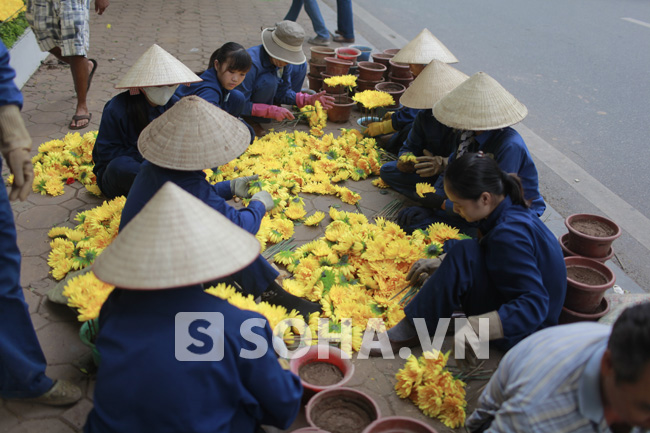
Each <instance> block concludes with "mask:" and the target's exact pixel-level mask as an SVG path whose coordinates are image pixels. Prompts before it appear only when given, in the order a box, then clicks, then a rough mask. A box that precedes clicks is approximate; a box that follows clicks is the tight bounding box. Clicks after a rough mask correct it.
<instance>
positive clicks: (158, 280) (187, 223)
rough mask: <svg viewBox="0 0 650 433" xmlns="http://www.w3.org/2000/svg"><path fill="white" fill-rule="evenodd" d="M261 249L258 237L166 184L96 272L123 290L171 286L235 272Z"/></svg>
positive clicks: (107, 251) (100, 261)
mask: <svg viewBox="0 0 650 433" xmlns="http://www.w3.org/2000/svg"><path fill="white" fill-rule="evenodd" d="M259 252H260V244H259V242H258V240H257V239H255V236H253V235H251V234H250V233H248V232H247V231H246V230H244V229H242V228H240V227H238V226H237V225H235V224H234V223H232V222H231V221H230V220H229V219H228V218H226V217H225V216H223V215H222V214H220V213H219V212H217V211H216V210H214V209H212V208H211V207H210V206H208V205H206V204H205V203H203V202H202V201H201V200H199V199H198V198H196V197H194V196H193V195H191V194H189V193H187V192H185V191H184V190H183V189H181V188H180V187H179V186H177V185H175V184H174V183H172V182H167V183H165V185H163V187H162V188H160V190H159V191H158V192H157V193H156V195H154V196H153V197H152V198H151V200H150V201H149V202H148V203H147V204H146V205H145V207H144V208H142V210H141V211H140V212H139V213H138V214H137V215H136V216H135V217H134V218H133V219H132V220H131V221H130V222H129V224H127V225H126V227H124V229H122V230H121V231H120V234H119V235H118V236H117V237H116V238H115V240H114V241H113V242H112V243H111V244H110V245H109V246H108V247H106V249H105V250H104V251H103V252H102V253H101V254H100V255H99V256H98V257H97V259H95V262H94V264H93V269H92V270H93V272H94V273H95V275H96V276H97V278H99V279H100V280H102V281H104V282H106V283H108V284H113V285H115V286H117V287H120V288H123V289H133V290H156V289H171V288H175V287H183V286H189V285H192V284H199V283H203V282H206V281H211V280H214V279H217V278H221V277H225V276H227V275H230V274H233V273H235V272H237V271H239V270H241V269H243V268H245V267H246V266H248V265H249V264H250V263H252V262H253V260H255V259H256V258H257V257H258V256H259Z"/></svg>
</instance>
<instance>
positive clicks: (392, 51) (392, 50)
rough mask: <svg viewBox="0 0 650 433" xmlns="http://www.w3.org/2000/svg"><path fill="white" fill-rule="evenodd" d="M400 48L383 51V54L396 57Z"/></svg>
mask: <svg viewBox="0 0 650 433" xmlns="http://www.w3.org/2000/svg"><path fill="white" fill-rule="evenodd" d="M399 50H400V48H388V49H387V50H384V54H391V55H393V56H394V55H396V54H397V53H399Z"/></svg>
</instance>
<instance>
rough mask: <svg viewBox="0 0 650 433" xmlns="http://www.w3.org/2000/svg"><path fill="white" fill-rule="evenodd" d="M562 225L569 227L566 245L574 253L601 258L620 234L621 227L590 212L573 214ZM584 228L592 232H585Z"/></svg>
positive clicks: (607, 252)
mask: <svg viewBox="0 0 650 433" xmlns="http://www.w3.org/2000/svg"><path fill="white" fill-rule="evenodd" d="M564 225H566V227H567V229H569V239H568V241H567V247H568V248H569V249H570V250H571V251H574V252H575V253H576V254H578V255H581V256H585V257H590V258H603V257H606V256H607V254H609V250H610V248H611V247H612V242H614V240H615V239H616V238H618V237H619V236H621V228H620V227H619V226H618V224H616V223H615V222H614V221H612V220H610V219H608V218H605V217H601V216H599V215H591V214H573V215H569V216H568V217H567V218H566V219H565V220H564ZM585 229H590V230H592V231H593V232H594V233H593V234H587V233H585V232H584V230H585Z"/></svg>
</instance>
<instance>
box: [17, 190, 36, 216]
mask: <svg viewBox="0 0 650 433" xmlns="http://www.w3.org/2000/svg"><path fill="white" fill-rule="evenodd" d="M32 195H34V194H33V193H32V194H30V195H29V196H28V197H31V196H32ZM33 207H34V203H32V202H30V201H29V200H25V201H15V202H13V203H11V208H12V209H13V210H14V212H17V213H21V212H24V211H26V210H28V209H31V208H33Z"/></svg>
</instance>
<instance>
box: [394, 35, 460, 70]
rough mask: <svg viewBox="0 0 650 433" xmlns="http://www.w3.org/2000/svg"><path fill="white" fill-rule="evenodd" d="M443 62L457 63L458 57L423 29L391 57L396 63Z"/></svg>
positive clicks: (425, 63)
mask: <svg viewBox="0 0 650 433" xmlns="http://www.w3.org/2000/svg"><path fill="white" fill-rule="evenodd" d="M434 59H436V60H440V61H441V62H445V63H458V59H457V58H456V56H454V55H453V54H452V53H451V51H449V49H448V48H447V47H445V45H444V44H443V43H442V42H440V40H438V38H436V37H435V36H433V33H431V32H430V31H429V30H427V29H424V30H422V31H421V32H420V34H419V35H417V36H416V37H415V38H414V39H413V40H412V41H411V42H409V43H408V44H406V45H405V46H404V48H402V49H401V50H399V53H397V54H395V57H393V58H392V60H393V62H397V63H416V64H420V65H428V64H429V63H431V60H434Z"/></svg>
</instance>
